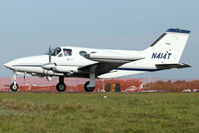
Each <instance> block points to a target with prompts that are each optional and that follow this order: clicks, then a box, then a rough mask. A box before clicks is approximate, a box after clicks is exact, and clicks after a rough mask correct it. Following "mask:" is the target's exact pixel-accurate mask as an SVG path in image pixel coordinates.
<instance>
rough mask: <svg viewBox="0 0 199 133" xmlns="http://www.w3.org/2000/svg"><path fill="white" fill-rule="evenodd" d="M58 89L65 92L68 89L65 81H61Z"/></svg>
mask: <svg viewBox="0 0 199 133" xmlns="http://www.w3.org/2000/svg"><path fill="white" fill-rule="evenodd" d="M56 89H57V91H59V92H64V91H65V90H66V85H65V84H64V83H63V82H59V83H58V84H57V86H56Z"/></svg>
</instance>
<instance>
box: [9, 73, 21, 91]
mask: <svg viewBox="0 0 199 133" xmlns="http://www.w3.org/2000/svg"><path fill="white" fill-rule="evenodd" d="M16 77H17V74H16V73H14V76H13V79H12V81H13V82H12V84H11V85H10V90H11V91H17V90H18V89H19V86H18V84H17V78H16Z"/></svg>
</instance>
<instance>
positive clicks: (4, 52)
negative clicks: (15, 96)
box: [0, 0, 199, 79]
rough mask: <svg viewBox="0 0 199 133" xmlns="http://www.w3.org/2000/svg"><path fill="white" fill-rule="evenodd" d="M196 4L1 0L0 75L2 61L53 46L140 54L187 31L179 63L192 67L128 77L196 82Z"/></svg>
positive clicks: (193, 0)
mask: <svg viewBox="0 0 199 133" xmlns="http://www.w3.org/2000/svg"><path fill="white" fill-rule="evenodd" d="M198 5H199V1H198V0H190V1H186V0H184V1H182V0H175V1H174V0H164V1H161V0H150V1H146V0H139V1H136V0H70V1H69V0H17V1H13V0H0V46H1V48H0V77H10V76H12V75H13V74H12V71H10V70H8V69H7V68H5V67H4V66H3V64H4V63H6V62H8V61H10V60H13V59H16V58H20V57H25V56H33V55H41V54H43V53H45V52H46V51H47V50H48V47H49V45H51V47H56V46H67V45H70V46H80V47H91V48H102V49H119V50H120V49H121V50H122V49H127V50H143V49H146V48H147V47H149V46H150V44H152V43H153V42H154V41H155V40H156V39H157V38H158V37H159V36H160V35H161V34H162V33H163V32H165V31H166V30H167V29H169V28H181V29H187V30H191V34H190V37H189V40H188V42H187V45H186V47H185V50H184V53H183V55H182V58H181V62H185V63H188V64H190V65H191V66H192V67H191V68H186V69H172V70H165V71H160V72H154V73H148V74H139V75H136V76H132V77H159V78H172V79H173V78H174V79H195V78H199V71H198V68H199V59H198V57H199V52H198V51H199V8H198Z"/></svg>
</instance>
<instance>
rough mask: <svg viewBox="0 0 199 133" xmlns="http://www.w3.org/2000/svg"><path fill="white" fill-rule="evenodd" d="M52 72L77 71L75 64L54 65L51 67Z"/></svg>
mask: <svg viewBox="0 0 199 133" xmlns="http://www.w3.org/2000/svg"><path fill="white" fill-rule="evenodd" d="M53 71H54V72H61V73H74V72H78V67H76V66H55V67H54V68H53Z"/></svg>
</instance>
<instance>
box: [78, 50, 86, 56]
mask: <svg viewBox="0 0 199 133" xmlns="http://www.w3.org/2000/svg"><path fill="white" fill-rule="evenodd" d="M79 54H80V55H81V56H84V55H87V52H86V51H80V52H79Z"/></svg>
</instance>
